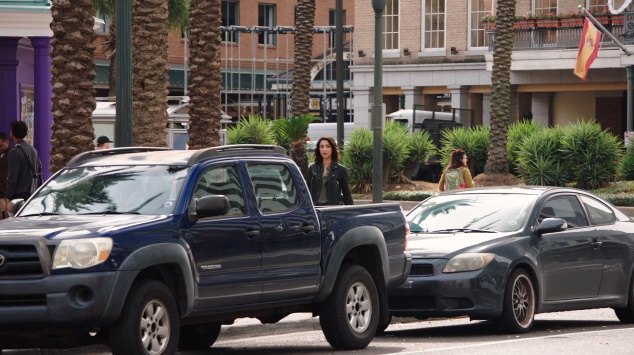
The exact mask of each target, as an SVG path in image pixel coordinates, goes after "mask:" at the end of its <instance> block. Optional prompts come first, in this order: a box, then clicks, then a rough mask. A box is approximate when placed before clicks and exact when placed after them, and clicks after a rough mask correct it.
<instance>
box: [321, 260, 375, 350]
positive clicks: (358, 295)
mask: <svg viewBox="0 0 634 355" xmlns="http://www.w3.org/2000/svg"><path fill="white" fill-rule="evenodd" d="M319 323H320V324H321V329H322V331H323V332H324V335H325V336H326V340H328V343H330V345H331V346H332V347H333V348H335V349H337V350H358V349H364V348H365V347H367V346H368V344H370V342H371V341H372V339H373V338H374V335H375V334H376V329H377V326H378V324H379V294H378V292H377V289H376V286H375V284H374V280H373V279H372V276H370V274H369V273H368V271H367V270H366V269H365V268H363V267H361V266H359V265H345V266H344V267H343V268H342V270H341V271H340V274H339V275H338V276H337V281H336V282H335V286H334V288H333V290H332V293H331V294H330V296H328V299H326V301H325V302H324V304H323V305H322V307H321V310H320V314H319Z"/></svg>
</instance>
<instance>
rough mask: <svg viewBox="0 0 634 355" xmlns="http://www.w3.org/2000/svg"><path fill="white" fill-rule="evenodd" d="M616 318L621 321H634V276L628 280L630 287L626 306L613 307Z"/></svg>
mask: <svg viewBox="0 0 634 355" xmlns="http://www.w3.org/2000/svg"><path fill="white" fill-rule="evenodd" d="M614 313H616V316H617V318H619V320H620V321H621V322H623V323H628V324H629V323H634V278H632V281H630V288H629V292H628V295H627V306H625V307H623V308H614Z"/></svg>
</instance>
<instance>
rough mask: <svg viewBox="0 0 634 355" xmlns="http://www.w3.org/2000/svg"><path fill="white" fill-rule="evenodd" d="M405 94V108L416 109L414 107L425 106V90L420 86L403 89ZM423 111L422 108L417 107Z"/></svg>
mask: <svg viewBox="0 0 634 355" xmlns="http://www.w3.org/2000/svg"><path fill="white" fill-rule="evenodd" d="M403 93H404V94H405V108H406V109H412V110H413V109H414V105H422V104H423V90H422V88H421V87H419V86H410V87H407V86H406V87H403ZM417 108H418V109H419V110H422V107H417Z"/></svg>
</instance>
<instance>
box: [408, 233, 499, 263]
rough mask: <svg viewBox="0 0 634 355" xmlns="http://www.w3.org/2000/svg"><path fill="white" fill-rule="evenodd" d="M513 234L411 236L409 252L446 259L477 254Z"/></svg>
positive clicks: (416, 255) (420, 255)
mask: <svg viewBox="0 0 634 355" xmlns="http://www.w3.org/2000/svg"><path fill="white" fill-rule="evenodd" d="M511 234H512V233H472V232H471V233H442V234H438V233H435V234H424V233H420V234H410V236H409V239H408V241H407V251H408V252H410V254H412V256H413V257H419V258H420V257H424V258H444V257H452V256H453V254H456V253H457V252H462V251H467V250H466V249H471V250H469V251H473V252H477V251H479V249H482V248H483V247H485V246H489V245H490V244H491V242H493V241H496V240H502V239H505V238H507V237H508V236H509V235H511Z"/></svg>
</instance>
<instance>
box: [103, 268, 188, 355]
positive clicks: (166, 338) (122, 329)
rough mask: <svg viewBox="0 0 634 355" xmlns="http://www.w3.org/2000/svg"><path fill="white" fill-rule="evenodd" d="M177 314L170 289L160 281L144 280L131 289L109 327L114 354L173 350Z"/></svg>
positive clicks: (154, 354) (176, 342)
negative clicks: (116, 317) (117, 317)
mask: <svg viewBox="0 0 634 355" xmlns="http://www.w3.org/2000/svg"><path fill="white" fill-rule="evenodd" d="M179 321H180V320H179V316H178V309H177V307H176V302H175V301H174V296H173V295H172V293H171V291H170V290H169V289H168V288H167V286H165V285H164V284H163V283H161V282H158V281H154V280H144V281H141V282H139V283H138V284H135V285H134V286H133V287H132V290H131V291H130V294H129V296H128V299H127V300H126V303H125V306H124V307H123V310H122V311H121V315H120V316H119V319H118V320H117V321H116V322H115V324H114V325H113V326H112V327H111V328H110V331H109V339H108V340H109V344H110V348H111V349H112V353H113V355H129V354H148V355H160V354H174V353H175V352H176V345H177V344H178V332H179Z"/></svg>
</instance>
